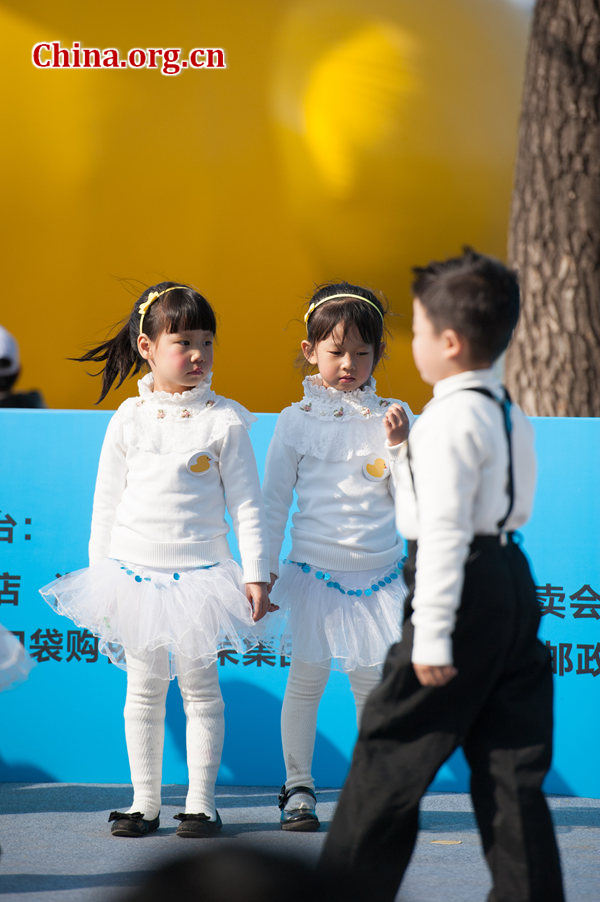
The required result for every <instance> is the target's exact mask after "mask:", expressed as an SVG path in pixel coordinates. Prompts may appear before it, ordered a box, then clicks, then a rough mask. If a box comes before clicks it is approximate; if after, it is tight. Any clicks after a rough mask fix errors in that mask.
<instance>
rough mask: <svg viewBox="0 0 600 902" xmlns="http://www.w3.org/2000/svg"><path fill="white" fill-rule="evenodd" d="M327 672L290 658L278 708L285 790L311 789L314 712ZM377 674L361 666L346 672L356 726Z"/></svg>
mask: <svg viewBox="0 0 600 902" xmlns="http://www.w3.org/2000/svg"><path fill="white" fill-rule="evenodd" d="M329 669H330V668H329V667H324V666H322V665H321V664H309V663H307V662H306V661H300V660H299V659H298V658H294V657H292V662H291V666H290V672H289V676H288V681H287V686H286V690H285V696H284V699H283V707H282V709H281V741H282V744H283V758H284V761H285V770H286V780H285V786H286V789H293V787H294V786H308V787H309V788H310V789H314V785H315V784H314V780H313V778H312V774H311V765H312V758H313V751H314V746H315V737H316V733H317V710H318V708H319V702H320V701H321V696H322V695H323V692H324V690H325V686H326V684H327V680H328V679H329ZM380 675H381V667H380V666H375V667H362V668H359V669H357V670H351V671H349V673H348V677H349V679H350V688H351V689H352V694H353V696H354V703H355V705H356V721H357V723H360V717H361V714H362V709H363V707H364V704H365V701H366V699H367V696H368V695H369V693H370V692H371V690H372V689H374V688H375V686H376V685H377V683H378V682H379V677H380Z"/></svg>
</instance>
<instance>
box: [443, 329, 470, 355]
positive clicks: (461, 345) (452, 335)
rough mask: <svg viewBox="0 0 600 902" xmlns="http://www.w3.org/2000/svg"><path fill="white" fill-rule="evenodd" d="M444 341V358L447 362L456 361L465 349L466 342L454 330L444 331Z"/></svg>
mask: <svg viewBox="0 0 600 902" xmlns="http://www.w3.org/2000/svg"><path fill="white" fill-rule="evenodd" d="M442 337H443V339H444V356H445V357H446V359H447V360H455V359H456V358H457V357H459V356H460V355H461V354H462V353H463V351H464V349H465V340H464V338H463V337H462V335H460V334H459V333H458V332H456V331H455V330H454V329H444V331H443V332H442Z"/></svg>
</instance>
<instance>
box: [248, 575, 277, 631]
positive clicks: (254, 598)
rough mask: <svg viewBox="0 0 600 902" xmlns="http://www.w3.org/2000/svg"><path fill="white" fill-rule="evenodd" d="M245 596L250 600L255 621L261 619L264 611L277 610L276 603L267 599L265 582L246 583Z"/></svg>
mask: <svg viewBox="0 0 600 902" xmlns="http://www.w3.org/2000/svg"><path fill="white" fill-rule="evenodd" d="M246 598H247V599H248V601H249V602H250V607H251V608H252V619H253V620H254V622H255V623H256V622H257V621H258V620H262V618H263V617H264V616H265V614H266V613H268V612H270V611H278V610H279V607H278V605H276V604H271V602H270V601H269V595H268V592H267V583H246Z"/></svg>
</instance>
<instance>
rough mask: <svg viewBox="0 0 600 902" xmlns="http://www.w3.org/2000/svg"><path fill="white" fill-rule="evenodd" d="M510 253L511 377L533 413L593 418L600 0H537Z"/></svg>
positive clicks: (597, 367)
mask: <svg viewBox="0 0 600 902" xmlns="http://www.w3.org/2000/svg"><path fill="white" fill-rule="evenodd" d="M509 259H510V262H511V265H512V266H514V267H515V268H516V269H517V270H518V272H519V278H520V283H521V294H522V308H521V319H520V322H519V325H518V327H517V330H516V332H515V336H514V338H513V341H512V343H511V346H510V348H509V351H508V354H507V358H506V374H507V384H508V386H509V388H510V390H511V392H512V394H513V396H514V398H515V400H516V401H518V402H519V403H520V404H521V406H522V407H523V409H524V410H525V411H526V412H527V413H529V414H533V415H537V416H600V0H538V2H537V4H536V6H535V10H534V14H533V22H532V31H531V36H530V43H529V51H528V56H527V64H526V72H525V87H524V95H523V107H522V112H521V122H520V130H519V149H518V156H517V166H516V175H515V186H514V192H513V199H512V210H511V224H510V237H509Z"/></svg>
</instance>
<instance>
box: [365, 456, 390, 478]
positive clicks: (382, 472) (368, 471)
mask: <svg viewBox="0 0 600 902" xmlns="http://www.w3.org/2000/svg"><path fill="white" fill-rule="evenodd" d="M363 473H364V475H365V476H366V477H367V479H371V480H373V482H380V481H381V480H382V479H385V477H386V476H389V467H388V465H387V464H386V462H385V460H384V459H383V457H376V458H375V460H374V461H372V462H371V463H369V462H367V463H365V465H364V466H363Z"/></svg>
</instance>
